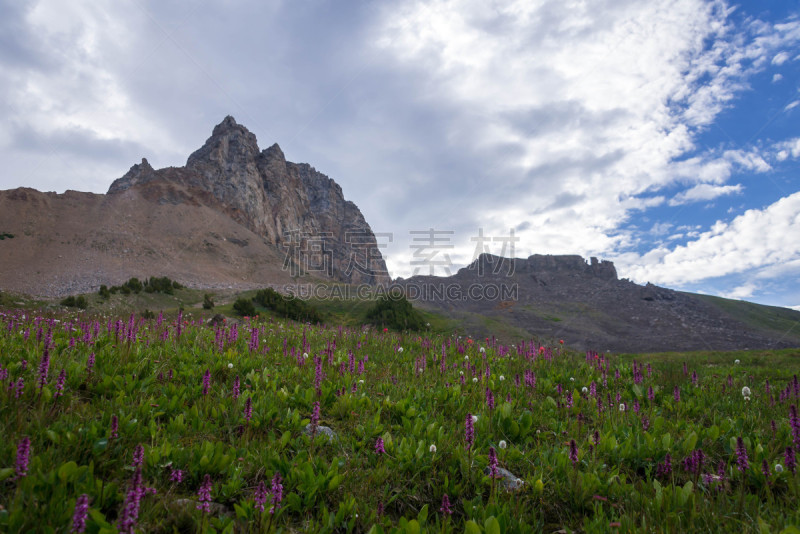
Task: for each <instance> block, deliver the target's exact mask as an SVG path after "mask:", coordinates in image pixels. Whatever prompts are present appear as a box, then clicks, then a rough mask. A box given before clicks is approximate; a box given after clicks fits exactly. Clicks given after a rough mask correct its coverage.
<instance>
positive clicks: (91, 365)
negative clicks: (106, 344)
mask: <svg viewBox="0 0 800 534" xmlns="http://www.w3.org/2000/svg"><path fill="white" fill-rule="evenodd" d="M93 371H94V352H93V353H91V354H89V358H88V359H87V360H86V372H87V373H89V374H92V372H93Z"/></svg>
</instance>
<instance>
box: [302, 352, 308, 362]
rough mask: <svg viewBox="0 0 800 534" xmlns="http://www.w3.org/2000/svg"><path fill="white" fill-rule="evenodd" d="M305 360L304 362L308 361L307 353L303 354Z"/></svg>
mask: <svg viewBox="0 0 800 534" xmlns="http://www.w3.org/2000/svg"><path fill="white" fill-rule="evenodd" d="M303 359H304V360H307V359H308V353H307V352H304V353H303Z"/></svg>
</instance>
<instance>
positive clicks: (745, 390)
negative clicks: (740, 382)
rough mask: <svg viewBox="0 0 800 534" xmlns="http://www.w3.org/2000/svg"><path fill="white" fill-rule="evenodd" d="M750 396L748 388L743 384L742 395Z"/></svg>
mask: <svg viewBox="0 0 800 534" xmlns="http://www.w3.org/2000/svg"><path fill="white" fill-rule="evenodd" d="M749 396H750V388H749V387H747V386H745V387H743V388H742V397H749Z"/></svg>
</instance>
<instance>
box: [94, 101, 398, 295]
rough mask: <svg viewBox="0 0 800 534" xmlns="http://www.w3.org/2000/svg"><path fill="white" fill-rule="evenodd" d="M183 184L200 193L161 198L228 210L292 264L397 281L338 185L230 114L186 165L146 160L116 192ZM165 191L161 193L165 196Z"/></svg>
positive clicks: (341, 276) (352, 277)
mask: <svg viewBox="0 0 800 534" xmlns="http://www.w3.org/2000/svg"><path fill="white" fill-rule="evenodd" d="M170 183H172V184H180V185H183V186H185V187H186V188H187V189H188V190H189V191H191V192H192V193H193V195H192V196H191V198H175V197H174V196H169V195H168V194H166V193H162V192H160V191H159V193H156V194H153V193H151V194H150V195H149V196H151V197H153V196H155V197H158V199H157V201H158V202H178V203H180V202H196V203H199V204H203V205H206V206H209V207H212V208H217V209H219V210H221V211H224V212H225V213H227V214H228V215H229V216H231V217H232V218H233V219H234V220H236V221H237V222H239V223H240V224H242V225H244V226H245V227H247V228H248V229H249V230H251V231H252V232H254V233H256V234H258V235H260V236H263V237H264V238H265V239H266V240H267V242H269V243H271V244H273V245H276V246H278V247H279V248H281V249H282V250H283V251H284V252H285V253H286V254H288V256H289V261H288V263H287V265H286V267H287V268H288V269H289V270H291V271H293V272H294V273H295V274H300V273H303V272H307V273H309V274H314V275H317V276H328V277H331V278H334V279H336V280H340V281H343V282H350V283H367V284H385V283H388V282H390V278H389V276H388V272H387V269H386V264H385V263H384V261H383V258H382V256H381V254H380V252H379V250H378V247H377V242H376V239H375V236H374V234H373V232H372V230H371V229H370V227H369V225H368V224H367V222H366V220H364V216H363V215H362V214H361V212H360V211H359V209H358V207H357V206H356V205H355V204H353V203H352V202H349V201H347V200H345V198H344V195H343V194H342V189H341V187H339V185H338V184H337V183H336V182H334V181H333V180H331V179H330V178H328V177H327V176H325V175H324V174H322V173H320V172H318V171H317V170H316V169H314V168H313V167H311V166H310V165H308V164H306V163H300V164H298V163H292V162H289V161H286V158H285V157H284V155H283V151H281V149H280V147H279V146H278V145H277V144H274V145H272V146H271V147H269V148H267V149H265V150H263V151H259V148H258V143H257V141H256V137H255V135H253V134H252V133H251V132H250V131H248V130H247V128H245V127H244V126H242V125H240V124H237V123H236V121H235V120H234V119H233V117H230V116H228V117H226V118H225V120H223V121H222V122H221V123H220V124H218V125H217V126H216V127H215V128H214V131H213V133H212V135H211V137H210V138H209V139H208V140H207V141H206V143H205V145H203V147H202V148H200V149H199V150H197V151H196V152H194V153H193V154H192V155H191V156H189V159H188V161H187V162H186V166H185V167H182V168H170V169H161V170H157V171H154V170H153V169H152V167H150V165H149V164H148V163H147V161H146V160H143V161H142V163H141V164H138V165H134V166H133V167H132V168H131V170H130V171H129V172H128V173H127V174H126V175H125V176H123V177H122V178H120V179H119V180H117V181H115V182H114V183H113V184H112V185H111V188H110V189H109V194H116V193H119V192H121V191H124V190H126V189H129V188H131V187H135V188H142V189H150V190H152V189H153V188H154V187H158V188H163V187H164V185H165V184H170ZM159 194H160V195H161V196H159Z"/></svg>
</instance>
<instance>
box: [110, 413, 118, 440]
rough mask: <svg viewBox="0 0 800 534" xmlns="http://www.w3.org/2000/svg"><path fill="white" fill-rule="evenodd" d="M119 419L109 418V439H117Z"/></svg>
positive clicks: (113, 416) (114, 416) (115, 417)
mask: <svg viewBox="0 0 800 534" xmlns="http://www.w3.org/2000/svg"><path fill="white" fill-rule="evenodd" d="M118 430H119V418H118V417H117V416H116V415H112V416H111V439H116V438H118V437H119V432H117V431H118Z"/></svg>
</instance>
